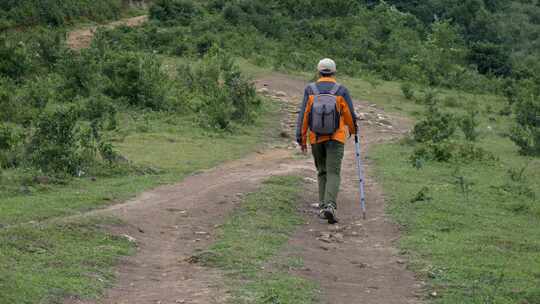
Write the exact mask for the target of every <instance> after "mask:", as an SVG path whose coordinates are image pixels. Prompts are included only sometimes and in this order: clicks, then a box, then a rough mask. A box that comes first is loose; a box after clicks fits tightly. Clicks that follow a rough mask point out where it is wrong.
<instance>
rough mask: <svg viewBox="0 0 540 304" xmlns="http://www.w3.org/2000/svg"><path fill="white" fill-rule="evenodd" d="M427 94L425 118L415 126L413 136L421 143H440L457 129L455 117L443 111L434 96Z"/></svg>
mask: <svg viewBox="0 0 540 304" xmlns="http://www.w3.org/2000/svg"><path fill="white" fill-rule="evenodd" d="M427 96H428V97H427V99H426V101H425V102H426V103H427V104H426V106H427V110H426V113H425V118H424V119H423V120H421V121H420V122H418V123H417V124H416V125H415V126H414V129H413V138H414V140H415V141H416V142H419V143H426V142H433V143H439V142H442V141H445V140H446V139H448V138H450V137H451V136H452V135H453V134H454V132H455V130H456V125H455V118H454V116H453V115H452V114H449V113H442V112H441V111H440V110H439V109H438V107H437V101H436V98H435V97H434V96H432V95H427Z"/></svg>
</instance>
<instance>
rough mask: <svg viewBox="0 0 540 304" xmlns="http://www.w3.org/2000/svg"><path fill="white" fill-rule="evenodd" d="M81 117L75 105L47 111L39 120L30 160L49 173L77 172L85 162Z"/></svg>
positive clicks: (29, 150) (30, 148)
mask: <svg viewBox="0 0 540 304" xmlns="http://www.w3.org/2000/svg"><path fill="white" fill-rule="evenodd" d="M77 120H78V111H77V110H76V108H75V107H73V106H58V107H56V108H53V109H48V110H47V111H44V112H43V113H42V114H41V115H40V116H39V117H38V119H37V121H36V123H35V131H34V133H33V134H32V136H31V140H30V144H29V147H28V153H29V158H30V163H31V164H32V165H33V166H34V167H36V168H38V169H40V170H41V171H43V172H44V173H46V174H49V173H50V174H60V175H62V174H69V175H76V174H77V173H78V170H79V168H80V164H81V159H80V157H79V155H78V154H77V130H76V126H77Z"/></svg>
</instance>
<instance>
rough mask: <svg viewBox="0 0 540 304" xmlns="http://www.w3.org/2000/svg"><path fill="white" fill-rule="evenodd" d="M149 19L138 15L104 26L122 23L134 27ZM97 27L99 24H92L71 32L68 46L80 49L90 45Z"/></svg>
mask: <svg viewBox="0 0 540 304" xmlns="http://www.w3.org/2000/svg"><path fill="white" fill-rule="evenodd" d="M147 20H148V16H137V17H132V18H127V19H123V20H119V21H115V22H111V23H109V24H107V25H104V27H106V28H115V27H118V26H121V25H125V26H130V27H133V26H139V25H141V24H143V23H145V22H146V21H147ZM97 29H98V26H91V27H86V28H82V29H78V30H74V31H72V32H70V33H69V34H68V37H67V44H68V46H69V47H70V48H71V49H73V50H80V49H84V48H87V47H89V46H90V44H91V43H92V39H93V38H94V35H95V33H96V30H97Z"/></svg>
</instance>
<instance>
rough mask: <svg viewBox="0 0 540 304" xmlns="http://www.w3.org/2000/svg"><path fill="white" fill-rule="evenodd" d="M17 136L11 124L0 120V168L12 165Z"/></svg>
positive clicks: (14, 160)
mask: <svg viewBox="0 0 540 304" xmlns="http://www.w3.org/2000/svg"><path fill="white" fill-rule="evenodd" d="M18 142H19V136H18V135H17V134H16V131H15V129H14V127H13V126H12V125H9V124H5V123H1V122H0V169H1V168H5V167H9V166H12V165H14V163H15V162H16V157H17V155H16V153H14V150H15V147H16V146H17V145H18ZM17 152H18V151H17Z"/></svg>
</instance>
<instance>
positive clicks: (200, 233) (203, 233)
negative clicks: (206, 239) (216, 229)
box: [195, 231, 208, 235]
mask: <svg viewBox="0 0 540 304" xmlns="http://www.w3.org/2000/svg"><path fill="white" fill-rule="evenodd" d="M195 234H196V235H208V232H206V231H196V232H195Z"/></svg>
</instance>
